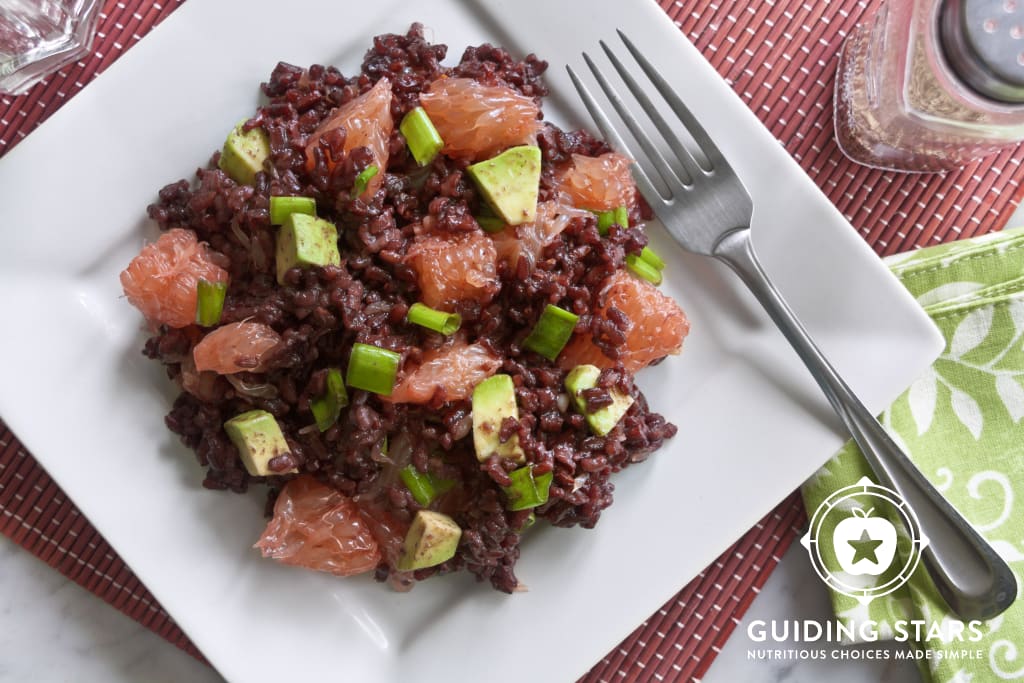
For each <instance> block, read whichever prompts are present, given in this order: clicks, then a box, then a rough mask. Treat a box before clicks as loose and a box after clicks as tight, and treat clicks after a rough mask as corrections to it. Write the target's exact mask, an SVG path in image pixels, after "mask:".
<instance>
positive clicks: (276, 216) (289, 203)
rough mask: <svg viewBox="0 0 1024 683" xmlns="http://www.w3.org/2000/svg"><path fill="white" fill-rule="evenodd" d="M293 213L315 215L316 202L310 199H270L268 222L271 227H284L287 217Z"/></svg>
mask: <svg viewBox="0 0 1024 683" xmlns="http://www.w3.org/2000/svg"><path fill="white" fill-rule="evenodd" d="M293 213H304V214H308V215H310V216H315V215H316V200H315V199H313V198H312V197H271V198H270V222H271V224H273V225H284V222H285V220H287V218H288V216H290V215H292V214H293Z"/></svg>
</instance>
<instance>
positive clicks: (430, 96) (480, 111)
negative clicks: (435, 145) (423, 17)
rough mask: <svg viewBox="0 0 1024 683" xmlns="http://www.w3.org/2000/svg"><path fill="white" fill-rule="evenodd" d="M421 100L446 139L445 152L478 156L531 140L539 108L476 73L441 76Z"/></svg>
mask: <svg viewBox="0 0 1024 683" xmlns="http://www.w3.org/2000/svg"><path fill="white" fill-rule="evenodd" d="M420 104H421V105H422V106H423V109H424V110H426V112H427V115H428V116H430V120H431V121H433V123H434V127H435V128H437V132H438V133H440V134H441V139H442V140H444V148H443V150H442V151H443V152H444V154H447V155H448V156H450V157H454V158H457V159H469V160H473V161H477V160H480V159H487V158H490V157H492V156H494V155H495V154H497V153H498V152H500V151H502V150H504V149H507V148H508V147H515V146H516V145H532V144H534V143H535V141H536V139H537V131H538V129H539V127H540V122H539V121H538V116H539V115H540V108H539V107H538V106H537V103H536V102H534V101H533V100H532V99H531V98H529V97H526V96H524V95H520V94H519V93H517V92H516V91H514V90H512V89H511V88H506V87H505V86H498V85H482V84H480V83H478V82H476V81H474V80H473V79H471V78H439V79H437V80H436V81H434V82H433V83H431V84H430V87H429V88H428V89H427V92H425V93H423V94H422V95H420Z"/></svg>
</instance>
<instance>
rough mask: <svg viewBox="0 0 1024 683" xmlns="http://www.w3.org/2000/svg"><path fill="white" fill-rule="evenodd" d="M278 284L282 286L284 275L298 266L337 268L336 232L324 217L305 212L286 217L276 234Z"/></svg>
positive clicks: (339, 255) (338, 260) (338, 262)
mask: <svg viewBox="0 0 1024 683" xmlns="http://www.w3.org/2000/svg"><path fill="white" fill-rule="evenodd" d="M276 259H277V281H278V282H279V283H281V284H284V274H285V273H287V272H288V271H289V269H291V268H294V267H296V266H298V267H299V268H305V267H308V266H337V265H340V264H341V254H339V253H338V229H337V228H335V227H334V224H333V223H331V222H330V221H328V220H324V219H323V218H317V217H316V216H310V215H308V214H304V213H292V214H288V217H287V218H286V219H285V221H284V225H282V226H281V229H280V231H278V233H277V256H276Z"/></svg>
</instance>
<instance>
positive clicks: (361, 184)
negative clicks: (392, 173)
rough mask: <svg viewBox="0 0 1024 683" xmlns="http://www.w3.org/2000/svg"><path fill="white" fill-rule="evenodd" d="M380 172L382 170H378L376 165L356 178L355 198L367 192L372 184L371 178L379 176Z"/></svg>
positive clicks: (353, 194) (367, 168)
mask: <svg viewBox="0 0 1024 683" xmlns="http://www.w3.org/2000/svg"><path fill="white" fill-rule="evenodd" d="M378 170H380V169H378V168H377V165H376V164H374V165H372V166H367V167H366V168H364V169H363V170H362V171H360V172H359V175H357V176H356V180H355V182H354V183H352V197H353V198H355V197H358V196H359V195H361V194H362V193H364V192H366V186H367V185H369V184H370V178H372V177H373V176H375V175H377V171H378Z"/></svg>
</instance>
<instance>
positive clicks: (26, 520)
mask: <svg viewBox="0 0 1024 683" xmlns="http://www.w3.org/2000/svg"><path fill="white" fill-rule="evenodd" d="M877 1H878V0H872V2H866V1H863V0H860V1H858V0H831V1H828V0H816V1H815V2H809V1H808V0H761V1H760V2H752V3H747V2H739V1H729V0H717V1H713V2H707V3H684V2H681V1H679V0H675V1H672V0H661V1H660V2H659V4H660V5H661V7H662V8H663V9H664V10H665V11H666V12H667V13H668V15H669V16H670V17H672V19H673V20H674V21H675V23H676V24H677V25H678V26H679V28H680V30H681V31H682V32H683V33H684V34H685V35H686V36H687V37H689V39H690V40H691V41H693V43H694V44H695V45H696V46H697V47H698V48H699V49H700V50H701V52H702V53H703V54H704V55H705V56H706V57H707V58H708V59H709V60H710V61H711V63H712V64H713V65H714V67H715V68H716V69H717V70H718V71H719V73H720V74H721V75H722V76H723V77H724V78H725V79H726V80H727V81H728V82H729V83H730V84H731V85H732V86H733V88H734V89H735V90H736V92H737V93H739V95H740V96H741V97H742V98H743V100H744V101H745V102H746V103H747V104H748V106H750V108H751V109H752V110H753V111H754V112H755V113H756V114H757V115H758V116H759V117H760V118H761V120H762V121H763V122H764V123H765V125H766V126H768V128H769V129H770V130H771V131H772V133H773V134H774V135H775V136H776V138H777V139H779V141H780V142H781V143H782V144H783V145H784V146H785V147H786V149H787V151H789V153H790V154H791V155H792V156H793V157H794V158H795V159H796V160H797V161H799V162H800V164H801V165H802V166H803V168H804V169H805V170H806V171H807V173H808V174H809V175H810V176H811V178H813V179H814V181H815V182H816V183H817V184H818V185H819V187H821V189H822V190H823V191H824V192H825V193H826V194H827V195H828V196H829V198H830V199H831V200H832V202H833V203H834V204H835V205H836V206H837V207H838V208H839V210H840V211H842V212H843V214H844V215H845V216H846V217H847V218H848V219H849V220H850V222H851V223H852V224H853V225H854V226H856V227H857V229H858V230H859V231H860V232H861V234H862V235H863V236H864V238H865V239H866V240H867V241H868V243H869V244H871V245H872V246H873V247H874V248H875V249H876V251H878V252H879V253H882V254H888V253H894V252H897V251H902V250H905V249H908V248H911V247H914V246H925V245H928V244H931V243H935V242H940V241H947V240H952V239H958V238H960V237H968V236H971V235H974V234H978V233H981V232H986V231H988V230H992V229H995V228H997V227H999V226H1001V225H1002V224H1003V223H1004V222H1005V220H1006V218H1007V217H1008V216H1009V215H1010V213H1012V211H1013V209H1014V208H1015V206H1016V204H1017V202H1018V201H1019V199H1020V196H1021V192H1022V190H1021V184H1020V178H1019V177H1018V176H1019V174H1018V167H1019V166H1020V164H1021V160H1022V159H1024V152H1022V151H1010V152H1005V153H1003V154H1000V155H999V156H996V157H992V158H989V159H986V160H984V161H980V162H977V163H975V164H972V165H970V166H968V167H966V168H965V169H964V170H963V171H961V172H959V173H955V174H949V175H947V176H935V175H920V176H917V175H901V174H893V173H884V172H880V171H875V170H871V169H868V168H865V167H862V166H858V165H856V164H853V163H851V162H849V161H847V160H846V159H845V158H844V157H843V156H842V154H841V153H840V152H839V150H838V149H837V147H836V145H835V141H834V139H833V134H832V118H831V114H832V82H833V81H832V77H833V70H834V65H835V55H836V53H837V49H838V47H839V45H840V44H841V42H842V39H843V37H844V36H845V35H846V32H847V31H848V30H849V29H850V28H851V27H852V26H854V25H855V24H856V23H857V21H858V20H859V18H860V16H861V15H862V14H863V12H864V11H865V10H867V9H869V8H870V7H872V6H873V5H874V4H875V3H876V2H877ZM182 2H184V0H167V2H166V3H164V4H159V3H147V2H145V1H144V0H134V1H133V0H126V1H125V2H119V1H115V0H108V1H107V3H106V5H105V8H104V12H103V13H102V14H101V15H100V24H99V31H98V34H97V38H96V41H95V43H94V51H93V54H92V56H90V57H89V58H88V59H85V60H83V61H80V62H78V63H76V64H74V65H71V66H69V67H67V68H65V69H63V70H62V71H60V72H59V73H58V74H57V75H55V76H54V77H52V78H50V79H47V80H46V81H44V82H42V83H40V84H38V85H37V86H35V87H34V88H32V89H31V90H30V91H29V93H27V94H26V95H23V96H21V97H9V96H4V97H0V126H2V128H0V156H2V155H3V153H4V152H6V151H7V150H8V149H10V148H11V147H13V146H14V145H15V144H17V142H18V141H19V140H21V139H22V138H23V137H25V136H26V135H28V134H29V133H30V132H31V131H32V130H33V129H34V128H35V127H36V126H37V125H39V123H40V122H42V121H43V120H45V119H46V118H47V116H49V114H51V113H52V112H53V111H54V110H56V109H57V108H58V107H60V106H61V104H63V102H65V101H66V100H67V99H69V98H70V97H71V96H73V95H74V94H75V93H76V92H78V91H79V90H80V89H81V88H82V87H84V86H85V84H87V83H88V82H89V81H90V80H92V78H93V77H95V76H96V74H98V73H99V72H101V71H102V70H103V69H105V68H106V67H107V66H109V65H110V63H111V62H113V61H114V60H115V59H117V57H118V56H120V54H121V53H123V52H124V51H125V50H126V49H128V48H129V47H131V46H132V45H133V44H134V43H135V42H137V41H138V40H139V39H140V38H141V37H142V36H143V35H145V34H146V33H147V32H148V31H149V30H150V29H151V28H152V27H153V26H154V25H156V24H157V23H159V22H160V21H161V20H162V19H163V18H164V17H166V16H167V15H168V14H170V13H171V12H173V11H174V9H175V8H177V7H178V6H179V5H180V4H181V3H182ZM400 28H401V27H396V30H398V29H400ZM804 522H805V516H804V512H803V508H802V506H801V503H800V499H799V496H797V495H795V494H794V495H791V496H789V497H788V498H787V499H786V500H784V501H783V502H782V503H781V504H780V505H779V506H778V507H777V508H776V509H775V510H774V511H772V512H771V513H769V514H768V515H767V516H765V518H764V519H762V520H761V522H759V523H758V524H757V526H755V527H754V528H753V529H751V530H750V531H749V532H748V533H747V534H746V535H745V536H744V537H743V538H742V539H740V540H739V541H738V542H737V543H736V544H735V545H734V546H733V547H732V548H730V549H729V550H728V551H726V552H725V553H723V554H722V556H721V557H720V558H719V559H718V560H717V561H716V562H715V563H714V564H713V565H712V566H710V567H708V568H707V569H706V570H705V571H704V572H703V573H702V574H701V575H700V576H698V577H697V578H696V579H694V580H693V581H692V582H691V583H690V584H689V585H687V586H686V587H685V588H683V589H682V590H681V591H680V592H679V593H678V594H677V595H676V596H675V597H673V598H672V600H670V601H669V602H668V603H666V604H665V605H664V606H663V607H662V608H661V609H660V610H658V612H657V613H656V614H654V615H652V616H651V617H650V619H648V621H646V622H645V623H644V624H642V625H641V626H639V627H638V628H637V629H636V630H635V631H634V632H633V633H632V634H631V635H630V636H629V637H628V638H626V639H625V640H624V641H623V642H622V643H621V644H620V645H619V646H618V647H617V648H616V649H615V650H614V651H613V652H610V653H609V654H608V655H607V656H606V657H605V658H604V659H603V660H602V661H601V662H599V663H598V664H597V665H596V666H595V667H594V668H593V669H592V670H591V671H590V673H588V674H587V675H586V676H585V677H584V678H583V679H582V680H583V681H585V682H586V683H596V682H598V681H618V680H620V679H622V680H637V679H643V680H666V681H677V680H687V679H693V678H700V677H701V676H702V675H703V673H704V672H705V671H706V670H707V667H708V666H709V665H710V663H711V661H712V660H713V659H714V656H715V654H717V652H718V651H719V649H720V648H721V646H722V645H723V644H724V643H725V641H726V639H727V638H728V637H729V635H730V633H731V632H732V629H733V628H734V626H735V624H736V623H738V621H739V618H740V617H741V616H742V615H743V613H744V612H745V611H746V609H747V607H748V606H749V604H750V602H751V601H752V600H753V598H754V596H755V595H756V594H757V592H758V590H759V589H760V587H761V586H762V585H763V584H764V582H765V581H766V580H767V578H768V575H769V574H770V573H771V571H772V569H774V567H775V565H776V564H777V563H778V561H779V557H780V556H781V555H782V553H783V552H785V550H786V549H787V548H788V547H789V545H790V543H791V542H792V541H793V538H794V537H795V536H796V534H797V530H798V529H799V528H800V527H801V526H802V525H803V524H804ZM0 532H3V533H4V534H5V535H7V536H9V537H10V538H11V539H13V540H14V541H15V542H16V543H18V544H19V545H21V546H23V547H25V548H26V549H27V550H29V551H30V552H32V553H33V554H35V555H37V556H38V557H39V558H40V559H42V560H43V561H45V562H47V563H48V564H49V565H51V566H52V567H55V568H56V569H58V570H59V571H61V572H62V573H64V574H65V575H67V576H68V577H69V578H71V579H72V580H74V581H76V582H77V583H79V584H81V585H83V586H84V587H85V588H87V589H88V590H90V591H92V592H94V593H95V594H97V595H99V596H100V597H102V598H103V599H104V600H106V601H107V602H109V603H111V604H112V605H114V606H115V607H117V608H118V609H120V610H122V611H123V612H125V613H126V614H128V615H129V616H131V617H132V618H133V619H136V620H138V621H139V622H140V623H142V624H143V625H145V626H146V627H148V628H150V629H152V630H154V631H155V632H157V633H159V634H160V635H161V636H163V637H164V638H166V639H168V640H169V641H171V642H173V643H174V644H176V645H178V646H179V647H181V648H183V649H184V650H186V651H187V652H189V653H191V654H192V655H194V656H196V657H199V658H202V655H201V654H200V653H199V651H198V650H197V649H196V647H195V646H194V645H193V644H192V643H191V642H190V641H189V640H188V638H187V637H186V636H185V634H184V633H183V632H182V631H181V630H180V629H179V628H178V627H177V625H176V624H175V623H174V621H173V620H172V619H171V618H170V617H169V616H168V615H167V613H166V612H165V611H164V610H163V608H162V607H161V606H160V605H159V604H158V603H157V602H156V601H155V599H154V598H153V597H152V596H151V595H150V594H149V592H148V591H147V590H146V588H145V586H143V585H142V584H141V583H140V582H139V580H138V579H137V578H136V577H135V576H134V574H132V572H131V570H130V569H129V568H128V567H127V566H126V565H125V564H124V562H123V561H122V560H121V559H120V558H119V557H118V556H117V554H116V553H115V552H114V550H113V549H112V548H111V547H110V546H109V545H108V544H107V543H106V541H104V540H103V538H102V537H101V536H100V535H99V534H98V533H97V532H96V530H95V529H93V527H92V526H91V525H90V524H89V522H88V520H86V519H85V518H84V517H83V516H82V515H81V514H80V513H79V512H78V510H77V509H76V508H75V506H74V504H73V503H72V502H71V501H70V500H69V499H68V498H67V497H66V496H65V495H64V493H63V492H62V491H61V490H60V489H59V488H58V487H57V486H56V485H55V484H54V483H53V481H52V480H51V479H50V478H49V477H48V476H47V474H46V472H45V471H44V470H43V469H42V468H41V467H40V466H39V464H38V463H37V462H36V461H35V459H34V458H33V457H32V456H31V455H30V454H29V453H28V452H26V451H25V449H24V448H23V447H22V446H21V444H20V443H19V442H18V441H17V439H16V437H15V436H14V435H13V434H12V433H11V432H10V430H8V429H7V427H6V425H4V424H3V422H0Z"/></svg>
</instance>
